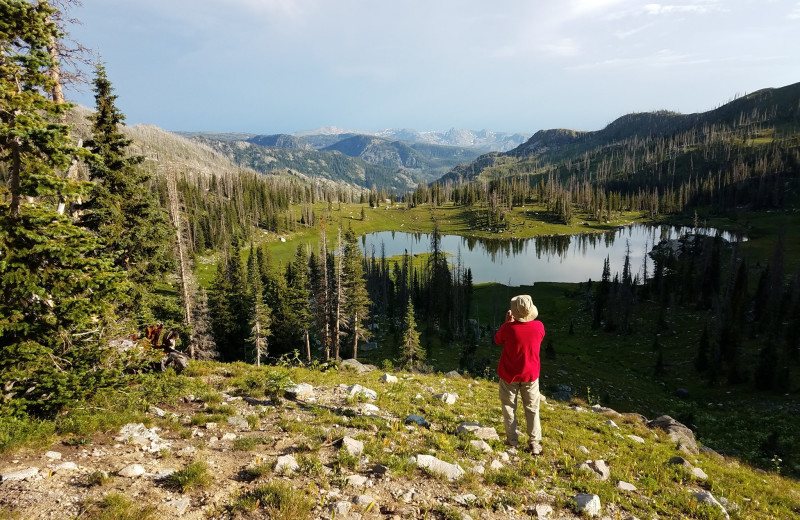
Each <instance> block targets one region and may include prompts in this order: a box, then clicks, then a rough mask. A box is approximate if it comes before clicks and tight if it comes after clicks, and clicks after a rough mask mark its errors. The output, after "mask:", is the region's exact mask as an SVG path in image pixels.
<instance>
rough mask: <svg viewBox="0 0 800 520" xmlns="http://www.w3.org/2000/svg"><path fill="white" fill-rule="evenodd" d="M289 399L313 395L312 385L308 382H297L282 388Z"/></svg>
mask: <svg viewBox="0 0 800 520" xmlns="http://www.w3.org/2000/svg"><path fill="white" fill-rule="evenodd" d="M284 392H285V394H286V397H287V398H289V399H308V398H310V397H314V387H313V386H311V385H310V384H308V383H299V384H296V385H292V386H290V387H287V388H286V389H285V390H284Z"/></svg>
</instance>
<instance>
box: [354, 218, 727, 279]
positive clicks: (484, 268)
mask: <svg viewBox="0 0 800 520" xmlns="http://www.w3.org/2000/svg"><path fill="white" fill-rule="evenodd" d="M693 233H694V234H704V235H711V236H714V235H716V234H717V233H718V231H717V230H715V229H710V228H700V229H695V228H691V227H676V226H648V225H633V226H626V227H622V228H619V229H617V230H614V231H609V232H605V233H590V234H581V235H559V236H542V237H535V238H529V239H514V238H512V239H479V238H474V237H460V236H456V235H443V236H442V237H441V246H440V247H441V249H442V251H444V252H446V253H448V255H449V261H450V263H451V265H455V264H456V263H457V261H458V258H459V255H460V257H461V264H462V265H463V266H464V268H467V267H469V268H471V269H472V280H473V283H487V282H497V283H502V284H505V285H509V286H519V285H530V284H533V283H534V282H573V283H577V282H585V281H587V280H589V279H590V278H591V279H592V280H599V279H600V278H601V276H602V274H603V261H604V260H605V258H606V257H608V258H609V262H610V264H611V273H612V276H613V275H614V273H618V272H620V273H621V272H622V267H623V263H624V260H625V253H626V251H628V250H630V257H631V268H632V270H633V272H634V274H635V273H639V276H640V277H641V274H642V271H643V267H644V256H645V254H647V253H649V252H650V251H651V250H652V249H653V246H654V245H657V244H659V243H660V242H661V241H663V240H676V239H678V238H680V237H681V236H683V235H686V234H693ZM719 233H720V236H721V237H722V238H723V239H725V240H728V241H734V242H735V241H736V237H734V236H732V235H731V234H730V233H727V232H719ZM361 242H362V247H363V248H364V251H366V253H367V256H372V254H373V253H374V254H375V256H376V257H380V256H381V251H383V252H384V254H385V255H386V257H387V258H388V257H391V256H395V255H402V254H403V253H404V252H406V251H407V252H408V253H409V254H413V255H417V254H420V253H428V252H430V249H431V244H430V242H431V239H430V235H428V234H424V233H398V232H394V231H381V232H378V233H370V234H368V235H365V236H363V237H362V241H361ZM647 269H648V275H651V274H652V269H653V262H652V260H651V259H650V258H648V259H647Z"/></svg>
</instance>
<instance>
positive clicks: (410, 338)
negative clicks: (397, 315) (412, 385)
mask: <svg viewBox="0 0 800 520" xmlns="http://www.w3.org/2000/svg"><path fill="white" fill-rule="evenodd" d="M424 359H425V349H423V348H422V347H421V346H420V343H419V332H417V322H416V321H415V320H414V304H413V303H412V301H411V298H410V297H409V298H408V304H407V305H406V315H405V317H404V318H403V339H402V342H401V344H400V363H401V365H402V367H403V368H405V369H407V370H408V369H412V368H415V367H417V366H418V365H419V364H420V362H422V361H423V360H424Z"/></svg>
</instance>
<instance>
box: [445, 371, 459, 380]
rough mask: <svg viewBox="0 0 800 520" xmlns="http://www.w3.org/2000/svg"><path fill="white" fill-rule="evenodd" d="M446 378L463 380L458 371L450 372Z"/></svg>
mask: <svg viewBox="0 0 800 520" xmlns="http://www.w3.org/2000/svg"><path fill="white" fill-rule="evenodd" d="M444 377H448V378H451V379H452V378H456V379H459V378H461V377H462V376H461V374H459V373H458V370H451V371H450V372H448V373H446V374H445V375H444Z"/></svg>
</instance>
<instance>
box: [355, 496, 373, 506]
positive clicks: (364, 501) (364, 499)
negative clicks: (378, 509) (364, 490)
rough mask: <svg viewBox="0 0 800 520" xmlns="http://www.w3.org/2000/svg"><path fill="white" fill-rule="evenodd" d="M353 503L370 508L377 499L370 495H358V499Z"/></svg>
mask: <svg viewBox="0 0 800 520" xmlns="http://www.w3.org/2000/svg"><path fill="white" fill-rule="evenodd" d="M353 503H354V504H355V505H357V506H361V507H369V506H370V505H372V504H374V503H375V499H374V498H372V497H371V496H369V495H358V496H357V497H355V498H353Z"/></svg>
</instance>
